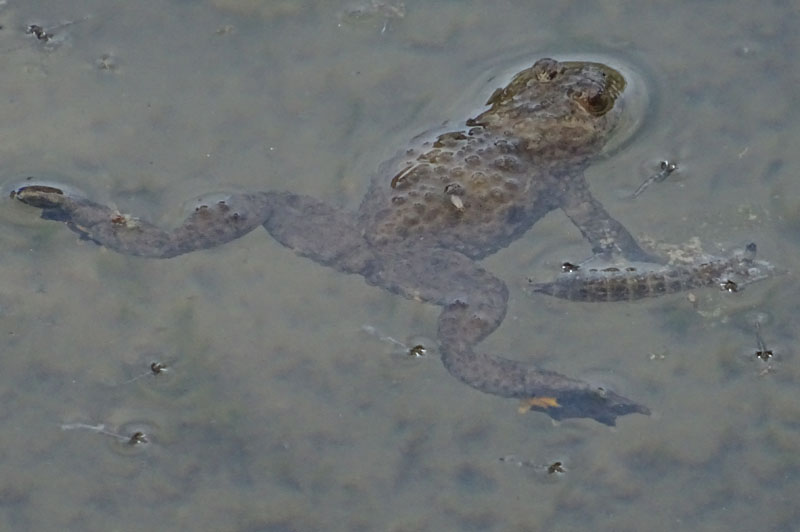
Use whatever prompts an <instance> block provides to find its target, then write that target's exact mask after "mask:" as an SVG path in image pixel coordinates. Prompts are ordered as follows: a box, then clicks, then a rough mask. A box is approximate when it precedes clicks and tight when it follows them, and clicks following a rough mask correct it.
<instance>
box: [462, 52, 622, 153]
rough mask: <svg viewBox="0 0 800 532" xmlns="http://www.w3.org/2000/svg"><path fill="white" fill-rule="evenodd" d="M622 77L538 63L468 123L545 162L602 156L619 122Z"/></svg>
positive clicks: (593, 68) (586, 65)
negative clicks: (514, 142)
mask: <svg viewBox="0 0 800 532" xmlns="http://www.w3.org/2000/svg"><path fill="white" fill-rule="evenodd" d="M626 84H627V82H626V80H625V77H624V76H623V75H622V74H621V73H620V72H619V71H618V70H616V69H614V68H612V67H610V66H608V65H605V64H603V63H597V62H590V61H564V62H559V61H556V60H554V59H547V58H545V59H540V60H538V61H536V63H534V64H533V66H531V67H529V68H526V69H525V70H522V71H521V72H519V73H518V74H517V75H516V76H514V78H513V79H512V80H511V82H510V83H509V84H508V85H507V86H506V87H504V88H502V89H497V90H496V91H495V92H494V94H492V96H491V97H490V98H489V100H488V101H487V102H486V103H487V105H490V106H491V108H490V109H489V110H487V111H484V112H483V113H482V114H480V115H479V116H477V117H476V118H474V119H472V120H471V121H469V122H468V124H469V125H478V126H483V127H486V128H488V129H491V130H495V131H497V132H498V133H499V134H501V135H503V136H507V137H512V138H516V139H519V140H520V141H522V142H524V143H525V150H526V151H529V152H533V153H542V154H544V155H545V156H546V157H548V158H551V159H553V158H558V159H571V160H574V159H575V158H586V157H590V156H593V155H596V154H598V153H600V152H601V151H602V150H603V147H604V146H605V144H606V143H607V141H608V140H609V139H610V138H611V137H612V133H613V132H614V131H615V129H616V126H617V125H618V123H619V122H620V115H621V114H622V107H623V106H622V105H619V99H620V97H621V95H622V92H623V90H625V87H626Z"/></svg>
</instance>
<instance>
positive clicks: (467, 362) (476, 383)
mask: <svg viewBox="0 0 800 532" xmlns="http://www.w3.org/2000/svg"><path fill="white" fill-rule="evenodd" d="M382 266H383V267H382V268H381V269H380V270H376V272H375V275H374V276H372V277H371V278H368V280H369V281H371V282H373V283H375V284H379V285H381V286H384V287H386V288H388V289H389V290H391V291H393V292H395V293H398V294H402V295H405V296H406V297H409V298H414V299H421V300H423V301H427V302H430V303H435V304H438V305H441V306H442V307H444V310H442V313H441V315H440V316H439V327H438V328H439V332H438V336H439V342H440V350H441V354H442V362H443V364H444V366H445V368H447V370H448V371H449V372H450V373H451V374H452V375H453V376H455V377H456V378H458V379H459V380H461V381H463V382H464V383H466V384H468V385H470V386H472V387H473V388H476V389H478V390H480V391H482V392H485V393H489V394H493V395H499V396H501V397H509V398H516V399H522V400H524V401H527V402H528V407H529V408H530V409H533V410H537V411H540V412H544V413H546V414H548V415H549V416H550V417H552V418H554V419H567V418H578V417H588V418H592V419H595V420H597V421H599V422H600V423H604V424H606V425H613V424H614V423H615V420H616V418H617V417H618V416H622V415H625V414H631V413H640V414H649V410H648V409H647V408H646V407H644V406H642V405H639V404H637V403H635V402H633V401H631V400H629V399H626V398H625V397H622V396H620V395H618V394H616V393H614V392H613V391H611V390H604V389H602V388H598V387H594V386H592V385H590V384H589V383H586V382H584V381H581V380H577V379H572V378H569V377H565V376H564V375H560V374H558V373H554V372H549V371H541V370H538V369H536V368H534V367H531V366H529V365H526V364H523V363H521V362H517V361H514V360H509V359H506V358H502V357H499V356H494V355H490V354H484V353H476V352H475V350H474V347H475V345H477V344H478V343H479V342H480V341H481V340H483V339H484V338H485V337H486V336H488V335H489V334H491V333H492V331H494V330H495V329H496V328H497V327H498V326H499V325H500V322H501V321H502V320H503V318H504V317H505V313H506V303H507V300H508V289H507V288H506V286H505V284H504V283H503V281H501V280H500V279H498V278H496V277H495V276H493V275H492V274H490V273H488V272H487V271H485V270H483V269H482V268H480V267H479V266H477V265H476V264H475V263H474V262H473V261H472V260H471V259H469V258H467V257H465V256H464V255H461V254H460V253H457V252H454V251H449V250H442V249H434V250H431V249H416V248H414V247H411V246H410V247H409V248H408V249H406V250H403V251H402V252H401V253H400V254H399V256H394V255H393V256H392V257H391V260H384V261H383V262H382Z"/></svg>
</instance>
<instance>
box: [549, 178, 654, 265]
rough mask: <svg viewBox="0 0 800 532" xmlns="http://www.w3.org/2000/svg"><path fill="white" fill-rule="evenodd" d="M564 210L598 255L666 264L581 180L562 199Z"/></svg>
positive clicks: (562, 208)
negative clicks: (613, 214) (643, 246)
mask: <svg viewBox="0 0 800 532" xmlns="http://www.w3.org/2000/svg"><path fill="white" fill-rule="evenodd" d="M561 210H563V211H564V213H565V214H566V215H567V216H568V217H569V219H570V220H572V223H573V224H575V226H576V227H577V228H578V229H579V230H580V232H581V234H582V235H583V237H584V238H585V239H586V240H587V241H588V242H589V244H590V245H591V246H592V252H593V253H594V254H595V255H603V256H605V257H607V258H608V257H611V256H613V255H622V256H623V257H625V258H626V259H628V260H630V261H634V262H652V263H656V264H660V263H662V262H663V260H661V259H660V258H659V257H656V256H654V255H652V254H650V253H647V252H646V251H644V250H643V249H642V248H641V247H640V246H639V244H638V243H637V242H636V239H635V238H633V235H631V234H630V233H629V232H628V230H627V229H625V226H623V225H622V224H621V223H619V222H618V221H617V220H616V219H614V218H613V217H612V216H611V215H610V214H608V212H607V211H606V210H605V208H604V207H603V205H602V204H601V203H600V202H599V201H597V200H596V199H595V198H594V196H592V193H591V192H590V191H589V187H588V185H587V184H586V182H585V181H583V180H582V179H581V180H580V181H579V182H577V183H573V184H572V186H570V188H569V189H568V190H567V191H566V193H565V194H564V195H563V196H562V201H561Z"/></svg>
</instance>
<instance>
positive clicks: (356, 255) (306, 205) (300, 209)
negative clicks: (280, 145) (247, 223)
mask: <svg viewBox="0 0 800 532" xmlns="http://www.w3.org/2000/svg"><path fill="white" fill-rule="evenodd" d="M271 203H272V204H271V206H270V208H271V215H270V216H269V218H268V219H267V220H266V221H265V222H264V224H263V225H264V228H265V229H266V230H267V231H269V233H270V234H271V235H272V236H273V237H274V238H275V240H277V241H278V242H280V243H281V244H283V245H284V246H286V247H288V248H291V249H293V250H294V251H295V252H297V253H298V254H299V255H302V256H304V257H308V258H310V259H312V260H314V261H316V262H318V263H320V264H324V265H326V266H331V267H333V268H335V269H337V270H340V271H344V272H347V273H364V272H365V271H366V270H367V269H368V268H370V267H372V266H371V265H372V264H373V263H374V260H373V257H372V253H371V252H370V249H369V246H368V245H367V242H366V241H365V240H364V238H363V237H362V236H361V231H360V230H359V228H358V224H357V222H356V218H355V216H354V215H353V214H351V213H348V212H346V211H343V210H340V209H337V208H335V207H332V206H330V205H328V204H326V203H324V202H322V201H320V200H318V199H315V198H312V197H310V196H304V195H299V194H292V193H290V192H280V193H273V195H272V197H271Z"/></svg>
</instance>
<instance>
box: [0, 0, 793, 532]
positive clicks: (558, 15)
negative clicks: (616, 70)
mask: <svg viewBox="0 0 800 532" xmlns="http://www.w3.org/2000/svg"><path fill="white" fill-rule="evenodd" d="M788 11H790V10H789V8H781V7H780V6H772V5H764V6H760V8H759V10H757V12H753V10H752V9H750V7H749V5H744V4H743V5H742V7H741V9H740V10H736V8H735V6H732V5H731V4H730V3H728V2H705V3H703V4H702V5H700V4H697V3H689V2H685V3H674V2H673V3H669V4H664V5H659V6H651V8H650V9H648V12H647V14H646V15H641V14H636V13H633V10H623V9H618V8H617V7H615V6H613V5H609V6H598V5H596V4H594V3H593V4H591V6H589V5H588V4H585V3H584V2H573V3H550V2H543V3H539V2H534V3H525V4H524V5H523V4H519V3H515V2H495V3H494V4H493V7H492V9H491V10H487V9H485V6H482V5H480V6H479V5H477V4H476V5H474V6H472V5H470V4H469V3H463V2H436V3H428V4H426V5H422V4H419V5H414V4H411V3H406V4H405V5H403V4H401V3H400V2H375V1H366V2H363V3H361V4H359V3H355V4H353V3H348V2H341V3H340V2H314V1H308V2H297V1H291V2H290V1H285V2H283V1H281V2H256V1H250V0H213V1H209V2H196V3H185V2H171V3H163V2H156V1H152V2H137V3H135V4H134V3H128V4H120V3H113V4H109V3H107V2H98V1H92V0H87V1H86V2H82V3H80V5H76V4H74V3H63V2H49V1H44V0H32V1H29V2H25V3H18V2H11V1H10V0H9V1H8V2H0V26H2V29H0V50H3V54H2V55H1V56H0V61H1V62H2V68H3V76H2V78H0V94H3V102H2V103H1V104H0V116H1V117H2V120H0V124H2V125H0V150H2V160H3V168H4V175H5V176H7V178H8V180H9V181H11V180H14V181H19V180H20V179H21V178H24V177H26V176H28V175H36V176H37V177H40V178H44V179H48V178H51V179H53V180H55V181H58V182H62V181H64V180H66V181H67V182H69V183H71V184H73V185H75V186H76V187H77V188H79V189H82V190H91V191H92V196H93V197H95V198H96V199H98V200H101V201H110V202H114V203H116V204H117V205H118V206H119V208H120V209H125V210H126V211H131V212H136V213H142V216H143V217H147V218H148V219H153V220H156V221H158V222H159V223H160V224H163V225H170V224H174V223H176V222H177V221H178V220H180V219H181V216H182V214H181V212H180V208H179V206H180V205H181V203H182V202H183V201H185V200H186V198H189V197H195V196H197V195H200V194H205V193H209V192H214V191H218V190H230V189H235V190H264V189H271V188H281V189H287V190H292V191H296V192H303V193H308V194H312V195H315V196H317V197H320V198H324V199H326V200H327V201H329V202H331V203H334V204H338V205H344V206H349V207H354V206H355V205H357V204H358V201H359V199H360V196H361V194H363V192H364V190H365V187H366V183H367V182H368V180H369V177H370V172H373V171H375V168H377V166H378V164H379V163H380V162H381V161H382V160H384V159H386V158H387V157H390V156H391V155H393V154H394V153H395V152H396V151H397V150H398V149H402V147H403V146H404V145H405V143H407V142H408V140H409V139H411V138H412V137H414V136H415V135H416V134H418V133H420V132H421V131H426V130H429V129H434V128H437V127H439V126H440V125H441V124H442V123H443V122H444V121H446V120H454V119H459V118H461V117H463V116H468V115H469V111H470V110H471V109H474V108H475V107H476V106H477V105H479V104H480V103H482V102H483V101H485V99H486V98H487V97H488V95H489V94H490V93H491V91H492V90H493V89H494V88H495V87H496V86H499V85H500V84H502V82H501V81H500V80H498V79H495V78H494V76H495V75H496V74H497V73H501V72H504V71H505V70H506V69H507V68H510V67H511V66H512V64H516V63H518V62H519V61H520V58H528V59H529V60H530V61H532V60H533V59H535V58H537V57H539V56H541V55H550V54H555V55H558V54H563V55H569V54H576V53H577V54H580V53H581V52H587V53H593V54H595V53H597V52H598V50H599V51H600V52H602V53H603V54H609V55H612V56H619V57H621V58H623V59H624V62H630V63H631V64H633V65H635V66H639V67H641V68H640V70H641V72H642V73H643V79H645V80H646V82H647V83H648V84H649V87H648V89H649V90H650V91H651V93H650V95H651V99H650V100H649V101H650V102H651V103H650V104H649V105H650V109H648V118H647V123H646V124H644V127H643V128H642V129H641V130H640V132H639V133H637V134H636V135H634V137H633V139H632V140H631V141H630V142H629V143H627V144H625V145H624V146H623V147H622V148H620V149H619V150H618V151H616V152H615V153H612V154H610V156H609V157H608V159H607V160H603V161H601V162H599V163H598V164H596V165H595V166H594V167H592V168H590V170H589V171H588V172H587V177H588V179H589V181H590V182H591V184H592V187H593V191H594V192H595V194H597V196H598V198H599V199H600V200H601V201H602V202H603V203H604V204H605V205H606V207H607V208H608V209H609V210H610V211H612V212H614V213H615V215H617V216H618V217H619V218H620V219H621V221H623V223H625V225H626V226H627V227H629V228H632V230H633V231H634V232H635V233H637V236H643V237H648V238H650V239H653V240H655V241H656V242H660V241H663V242H671V243H683V242H687V241H689V240H690V239H691V238H692V237H697V238H698V239H699V242H700V243H701V245H702V246H703V248H704V249H705V251H707V252H708V253H711V254H720V253H721V252H722V251H724V250H727V249H731V248H733V247H737V246H742V245H743V244H746V243H747V242H750V241H754V242H757V243H758V246H759V255H760V256H761V257H763V258H765V259H768V260H770V261H771V262H772V263H774V264H776V265H778V266H780V267H783V268H785V269H787V270H788V273H786V274H784V275H780V276H778V277H776V278H774V279H771V280H767V281H764V282H762V283H759V284H754V285H752V286H748V287H747V288H746V289H745V290H743V291H741V292H738V293H735V294H731V293H726V292H722V291H719V290H716V289H705V290H696V291H693V292H691V293H690V294H688V295H687V294H678V295H673V296H668V297H665V298H657V299H653V300H650V301H643V302H637V303H620V304H610V305H609V306H602V307H598V306H595V305H589V304H580V303H571V302H561V301H554V300H551V299H548V298H545V297H544V296H535V295H530V294H525V293H524V291H523V289H524V286H525V284H527V282H526V279H527V278H528V277H530V276H539V275H540V274H542V273H543V272H544V273H547V272H553V271H556V270H557V269H558V266H559V265H560V264H562V263H563V262H564V261H565V260H568V259H572V260H573V261H575V262H577V261H579V260H580V259H582V258H585V256H587V255H588V253H589V250H588V249H586V247H585V245H584V244H583V243H582V240H581V237H580V235H578V234H576V232H575V231H574V229H572V228H571V226H569V225H568V224H566V223H565V221H564V219H563V218H562V217H560V216H559V215H557V214H555V213H554V214H553V215H551V216H549V217H547V218H546V219H545V220H543V221H542V222H541V223H539V224H537V226H536V227H535V228H534V229H533V230H532V231H531V233H530V234H529V235H527V237H526V239H524V240H523V241H518V242H516V243H515V244H514V245H512V246H511V247H510V248H509V249H507V250H504V251H503V252H501V253H499V254H498V255H496V256H494V257H490V258H489V259H487V260H485V261H484V265H485V266H486V267H487V268H488V269H490V270H491V271H493V272H495V273H496V274H497V275H498V276H500V277H501V278H503V279H505V280H506V281H507V282H508V284H509V288H510V289H511V292H512V296H511V303H510V305H511V306H510V308H509V312H508V315H507V317H506V320H505V322H504V324H503V326H502V327H501V328H500V330H499V331H498V332H497V333H496V334H495V335H493V336H492V337H491V338H490V339H489V341H487V342H486V345H485V346H483V347H485V348H486V349H487V351H493V352H505V353H508V354H509V357H510V358H515V359H520V360H523V359H528V360H531V361H536V362H537V363H539V364H540V365H541V366H542V367H544V368H546V369H552V370H556V371H559V372H563V373H566V374H570V375H573V374H574V375H588V374H596V375H604V376H607V378H608V379H609V380H610V381H611V382H618V381H620V382H623V383H625V386H626V387H628V388H629V389H631V390H633V393H634V394H635V396H636V397H637V398H642V399H643V401H644V402H645V403H646V404H647V405H648V406H649V407H651V409H652V410H653V412H654V414H653V416H651V417H649V418H647V417H645V416H636V417H635V418H632V419H627V418H626V419H624V420H622V422H621V423H620V424H619V426H618V427H617V428H616V429H614V430H613V431H611V430H608V429H607V428H606V427H603V426H600V425H599V424H597V423H594V422H591V421H568V422H564V423H562V424H560V425H557V426H554V425H553V424H552V423H551V422H550V420H549V419H548V418H547V417H546V416H542V415H537V414H528V415H525V416H521V415H518V414H517V413H516V409H515V407H514V405H513V404H510V403H509V402H507V401H504V400H500V399H495V398H492V397H490V396H487V395H484V394H480V393H476V392H474V391H472V390H471V389H469V388H468V387H466V386H464V385H462V384H460V383H458V382H457V381H455V379H452V378H451V377H450V376H449V375H448V374H447V373H446V371H445V370H444V369H443V368H442V367H441V364H440V363H439V361H438V360H437V356H436V353H435V349H431V351H430V352H429V353H428V354H426V355H425V356H423V357H398V356H394V353H395V349H396V346H395V345H390V344H389V343H387V342H385V341H381V339H380V338H377V337H375V336H372V335H367V334H363V333H362V332H361V331H362V328H363V327H364V326H365V325H366V326H371V327H373V328H374V329H375V330H378V331H380V336H381V337H384V338H389V337H391V338H393V339H398V340H396V341H397V342H400V343H402V344H403V345H407V346H410V347H414V346H416V345H417V344H422V345H424V344H425V342H417V341H414V338H415V337H421V338H426V339H429V338H431V337H434V336H435V323H436V317H437V313H438V309H436V308H434V307H430V306H425V305H420V304H418V303H415V302H413V301H405V300H402V299H400V298H396V297H393V296H391V295H389V294H387V293H385V292H384V291H381V290H376V289H375V288H373V287H370V286H366V285H365V284H364V283H363V281H361V280H360V279H357V278H354V277H348V276H343V275H340V274H337V273H336V272H332V271H327V270H324V269H322V268H320V267H318V266H316V265H314V264H312V263H311V262H310V261H306V260H304V259H301V258H298V257H296V256H294V254H292V253H291V252H288V251H287V250H285V249H284V248H282V247H281V246H280V245H279V244H277V243H275V242H274V241H272V240H271V239H270V238H269V236H268V235H267V234H266V233H265V232H263V231H260V232H255V233H252V234H250V235H248V236H247V237H245V238H243V239H242V240H240V241H237V242H235V243H232V244H229V245H226V246H224V247H222V248H217V249H214V250H209V251H204V252H200V253H195V254H190V255H187V256H185V257H181V258H176V259H171V260H167V261H151V260H145V259H135V258H130V257H123V256H119V255H116V254H113V253H109V252H106V251H104V250H102V249H100V248H98V247H96V246H94V245H93V244H92V243H90V242H76V238H75V236H74V235H73V234H72V233H71V232H69V231H65V230H63V228H60V227H58V224H53V223H45V222H42V221H40V220H37V219H35V217H34V216H33V215H32V214H31V212H30V211H27V210H24V209H22V208H21V206H17V205H14V204H13V203H12V202H9V201H6V202H4V203H3V208H2V209H0V221H1V222H2V223H1V224H0V231H2V238H3V242H4V247H5V250H6V253H5V254H4V255H3V259H2V260H3V264H4V267H3V268H2V270H0V271H2V275H3V280H2V283H0V318H2V319H0V330H1V331H2V333H3V335H4V337H5V338H6V342H5V349H4V356H3V370H2V372H0V397H2V399H3V404H4V406H5V408H4V409H3V411H2V414H0V416H1V417H2V419H3V422H4V423H3V427H4V430H3V431H2V432H0V449H2V450H3V451H2V452H3V456H4V460H3V464H4V465H3V475H2V479H0V503H1V504H0V528H4V529H10V530H25V529H28V530H50V529H53V530H56V529H57V530H65V529H69V530H108V529H144V528H151V529H158V530H165V529H180V530H184V529H193V530H331V529H342V530H359V529H360V530H375V529H377V530H453V529H465V530H554V529H557V530H572V529H576V530H577V529H581V530H586V529H592V530H640V529H641V528H642V526H643V524H644V523H646V527H647V528H648V529H652V530H675V529H686V530H705V529H709V530H710V529H722V528H725V529H769V530H793V529H796V528H797V527H798V525H799V524H800V515H798V510H797V509H796V505H795V504H794V497H793V494H794V493H795V492H796V491H797V487H798V483H799V481H800V461H799V460H798V458H797V457H798V456H800V453H798V452H797V451H798V445H800V434H798V430H797V426H798V424H797V420H798V418H800V407H798V404H800V403H798V401H797V393H798V388H797V384H796V383H797V379H798V376H800V375H798V371H797V370H796V369H795V367H794V366H795V364H794V362H795V359H796V353H795V350H794V347H793V346H794V345H795V344H796V343H797V342H796V340H797V332H796V328H795V327H794V322H793V317H794V316H796V315H797V312H798V310H800V309H798V304H797V298H796V297H794V296H795V294H796V293H797V287H798V283H797V281H796V279H795V276H794V272H793V258H794V257H796V256H797V246H798V243H800V240H798V238H797V236H796V234H797V231H796V229H797V227H798V223H797V220H798V219H799V218H798V217H799V216H800V215H798V213H799V212H800V209H798V202H797V199H796V198H798V197H800V190H798V185H797V183H796V180H794V179H792V176H794V175H796V173H797V171H798V166H800V164H799V162H798V158H797V156H796V155H795V152H796V150H794V146H796V144H797V127H796V125H795V123H796V120H792V118H793V117H794V116H795V113H794V112H793V111H794V105H793V102H792V100H791V98H792V94H793V87H794V85H795V84H796V83H795V81H796V78H797V75H798V72H797V68H798V67H797V66H796V64H795V61H794V59H793V58H794V55H795V54H794V51H795V50H796V49H797V44H798V43H797V42H796V40H797V37H796V36H795V33H796V32H795V31H794V28H795V26H796V21H794V19H793V17H794V15H793V13H791V12H788ZM721 20H725V21H726V22H725V24H721V23H720V22H719V21H721ZM34 25H35V26H38V27H39V28H40V29H41V31H38V30H36V29H31V28H32V27H33V26H34ZM50 35H52V36H51V37H48V36H50ZM45 37H46V38H45ZM660 160H668V161H674V162H676V163H677V164H678V166H679V171H678V173H677V176H675V175H672V176H670V177H669V178H668V179H665V180H663V181H660V182H654V183H652V184H651V185H650V187H649V188H648V189H647V191H646V193H644V194H642V195H641V196H639V197H638V198H636V199H635V200H631V199H630V198H627V197H626V196H627V195H628V194H629V192H630V191H633V190H635V188H636V187H637V186H638V185H639V184H640V183H642V182H643V181H644V180H645V179H646V178H647V177H648V176H651V175H653V173H654V171H653V168H651V165H650V163H652V161H660ZM673 177H676V178H675V179H673ZM229 187H230V188H229ZM343 309H346V311H344V312H343ZM756 323H757V324H758V328H756ZM759 351H760V352H761V353H762V354H765V353H766V352H768V351H769V352H772V354H773V356H772V357H767V358H766V360H765V359H764V357H762V356H758V355H757V352H759ZM431 353H432V354H431ZM429 354H431V356H429ZM764 356H766V355H764ZM154 362H163V363H164V364H166V365H167V366H168V368H169V369H168V371H167V372H165V373H163V374H155V373H154V372H153V371H152V370H151V369H149V368H150V365H151V364H153V363H154ZM145 375H146V376H145ZM63 427H69V428H72V429H74V430H61V428H63ZM137 433H141V435H142V436H140V437H137V438H134V435H136V434H137ZM131 438H134V440H135V441H132V440H131ZM139 438H144V439H145V440H146V442H143V441H139ZM509 457H513V458H509ZM556 463H560V464H561V466H560V467H561V468H562V469H563V472H560V471H555V470H554V471H555V472H554V473H553V474H550V473H549V472H548V468H549V467H552V466H553V464H556ZM528 464H532V465H531V466H528ZM514 465H518V466H519V467H512V466H514Z"/></svg>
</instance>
